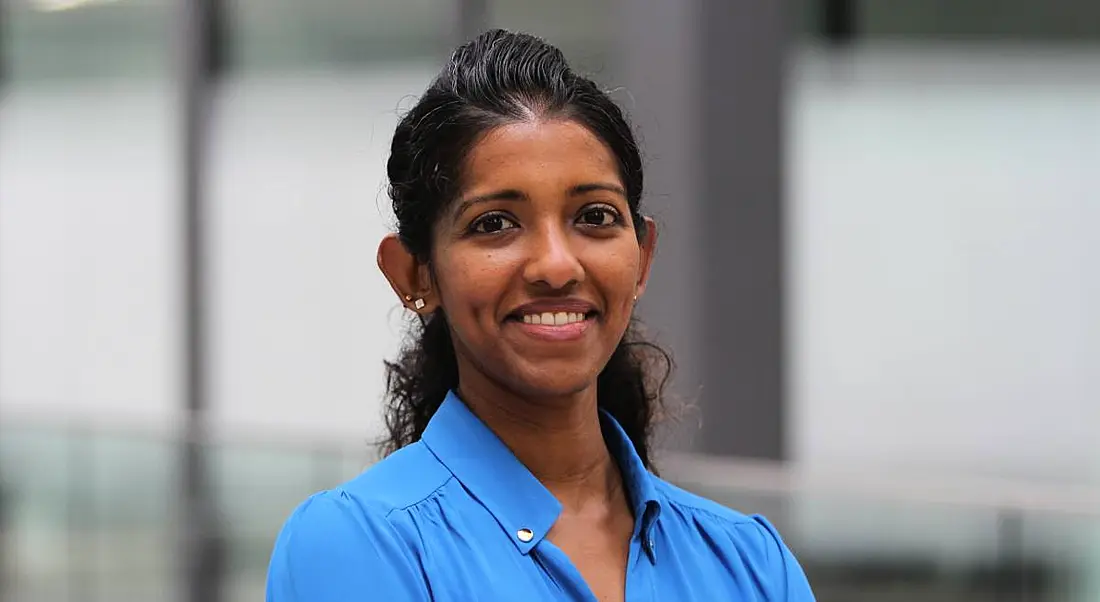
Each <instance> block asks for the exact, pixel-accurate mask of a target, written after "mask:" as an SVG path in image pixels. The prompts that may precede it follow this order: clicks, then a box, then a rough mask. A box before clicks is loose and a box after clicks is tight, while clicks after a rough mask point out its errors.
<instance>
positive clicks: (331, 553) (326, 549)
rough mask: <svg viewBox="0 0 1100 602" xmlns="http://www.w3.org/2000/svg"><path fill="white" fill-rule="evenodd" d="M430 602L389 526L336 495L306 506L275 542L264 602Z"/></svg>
mask: <svg viewBox="0 0 1100 602" xmlns="http://www.w3.org/2000/svg"><path fill="white" fill-rule="evenodd" d="M430 599H431V597H430V594H429V593H428V586H427V583H426V581H425V579H424V577H423V573H422V572H421V570H420V568H419V563H418V562H417V560H416V558H415V557H414V556H413V554H412V552H411V550H410V549H409V546H408V545H407V544H406V543H405V542H404V541H402V539H401V537H400V534H399V533H397V531H396V530H395V529H394V528H393V526H392V525H391V524H390V523H389V521H387V520H386V518H385V517H384V516H381V515H371V514H369V513H367V512H365V511H364V510H363V509H362V508H361V507H360V506H359V505H357V504H355V503H354V502H353V501H352V500H351V499H349V498H347V497H346V496H345V495H342V494H341V493H339V492H338V491H331V492H324V493H319V494H317V495H315V496H313V497H312V498H310V499H308V500H306V501H305V502H304V503H303V504H302V505H301V506H299V507H298V509H296V510H295V511H294V513H293V514H291V516H290V518H289V519H287V522H286V524H285V525H284V526H283V529H282V531H281V532H280V533H279V536H278V538H277V540H276V542H275V548H274V551H273V552H272V555H271V563H270V566H269V568H268V574H267V602H347V601H349V600H356V601H362V602H372V601H378V602H382V601H385V602H428V601H429V600H430Z"/></svg>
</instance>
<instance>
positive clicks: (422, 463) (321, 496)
mask: <svg viewBox="0 0 1100 602" xmlns="http://www.w3.org/2000/svg"><path fill="white" fill-rule="evenodd" d="M451 478H452V475H451V473H450V471H448V470H447V469H446V468H445V467H444V466H443V465H442V464H441V463H440V462H439V460H438V459H436V457H435V456H434V455H433V454H432V453H431V451H429V450H428V449H427V448H426V447H425V446H424V445H422V444H420V443H414V444H412V445H410V446H408V447H405V448H402V449H400V450H398V451H396V452H394V453H393V454H390V455H389V456H387V457H385V458H383V459H382V460H380V461H378V462H376V463H374V464H373V465H371V466H370V467H369V468H367V469H366V470H364V471H363V472H361V473H360V474H359V475H357V476H355V477H354V478H352V479H350V480H348V481H345V482H344V483H342V484H340V485H338V486H336V487H334V488H332V489H328V490H325V491H321V492H318V493H315V494H313V495H312V496H310V497H309V498H308V499H306V500H305V501H304V502H302V504H301V505H299V506H298V508H297V509H295V511H294V513H293V514H292V515H291V517H290V520H288V522H290V521H294V520H295V519H297V520H298V521H306V522H310V521H324V520H325V519H326V518H327V517H328V515H330V514H352V515H355V516H357V517H358V518H359V519H360V520H363V519H365V520H384V519H387V518H389V517H390V516H391V515H392V514H393V513H394V512H395V511H399V510H405V509H408V508H410V507H412V506H415V505H417V504H419V503H420V502H422V501H424V500H425V499H427V498H429V497H431V496H432V494H434V493H435V492H437V491H438V490H439V489H440V488H441V487H443V486H444V485H446V484H447V482H448V481H450V480H451Z"/></svg>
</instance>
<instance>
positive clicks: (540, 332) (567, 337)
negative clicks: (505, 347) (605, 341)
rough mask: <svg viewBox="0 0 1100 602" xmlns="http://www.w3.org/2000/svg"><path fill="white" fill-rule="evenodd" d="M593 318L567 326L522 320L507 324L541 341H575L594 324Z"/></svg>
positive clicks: (510, 321) (511, 321)
mask: <svg viewBox="0 0 1100 602" xmlns="http://www.w3.org/2000/svg"><path fill="white" fill-rule="evenodd" d="M595 321H596V320H595V318H592V317H588V318H585V319H583V320H581V321H580V322H570V323H568V324H560V325H558V324H529V323H527V322H524V321H522V320H509V321H508V324H510V325H512V326H514V327H516V328H518V329H519V330H520V331H521V332H523V334H524V335H526V336H529V337H532V338H536V339H540V340H543V341H553V342H558V341H575V340H577V339H579V338H581V337H583V336H584V333H585V332H587V331H588V329H589V328H590V327H591V326H592V324H593V323H594V322H595Z"/></svg>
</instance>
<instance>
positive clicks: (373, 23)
mask: <svg viewBox="0 0 1100 602" xmlns="http://www.w3.org/2000/svg"><path fill="white" fill-rule="evenodd" d="M230 6H231V8H232V14H231V15H230V19H229V21H230V27H231V29H232V40H233V42H232V46H231V48H232V50H231V52H232V53H233V55H234V57H235V58H234V61H235V63H236V66H237V67H238V68H239V69H241V70H244V71H290V72H293V71H299V70H302V69H309V70H316V69H330V68H354V67H356V66H362V65H365V64H370V63H376V62H382V63H388V62H395V61H396V62H406V61H410V60H414V61H415V60H428V61H438V60H439V59H440V58H441V56H443V54H442V53H443V52H445V50H446V45H447V44H446V40H449V39H451V38H450V36H449V27H450V23H451V21H450V19H449V16H448V14H449V9H450V4H448V3H442V4H441V3H440V2H438V1H437V0H310V1H309V2H301V1H299V0H237V1H236V2H233V3H231V4H230Z"/></svg>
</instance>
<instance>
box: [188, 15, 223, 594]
mask: <svg viewBox="0 0 1100 602" xmlns="http://www.w3.org/2000/svg"><path fill="white" fill-rule="evenodd" d="M179 10H180V13H181V14H180V19H179V20H178V23H179V25H180V29H179V31H178V32H177V33H178V35H179V37H180V40H179V44H178V48H179V58H180V75H181V78H180V89H181V102H180V113H181V121H180V125H181V141H182V149H181V150H182V153H181V158H182V165H181V168H182V174H181V200H182V222H181V223H182V227H183V229H182V236H181V239H182V243H183V245H182V246H183V248H182V253H181V255H182V259H183V263H182V266H181V268H182V275H183V282H182V284H183V294H184V303H183V308H184V314H183V316H182V318H183V329H182V330H183V333H182V334H183V343H184V345H183V367H182V368H183V369H182V372H183V401H184V417H185V433H184V437H183V441H182V460H183V461H182V466H181V483H180V485H181V496H180V500H181V513H182V516H181V520H180V523H179V525H180V543H181V561H182V562H181V586H182V588H181V591H182V592H185V593H184V596H183V597H184V598H185V599H186V600H187V601H188V602H218V601H219V600H221V599H222V591H221V590H222V582H223V581H224V564H225V562H224V561H225V554H224V552H225V541H224V538H223V536H222V531H221V528H220V525H219V524H218V518H217V517H218V513H217V508H216V506H215V500H214V495H213V491H212V487H211V479H210V474H209V469H208V462H207V458H206V453H205V452H206V449H207V447H206V445H205V443H206V435H207V424H206V416H207V412H208V410H209V399H208V390H209V387H208V380H207V368H208V363H207V346H208V337H207V335H208V328H209V322H208V320H207V317H208V311H207V310H208V307H207V300H208V299H209V298H210V297H209V294H208V291H207V283H208V278H207V255H206V251H207V244H206V241H207V236H206V234H207V222H206V218H207V215H208V213H207V210H206V194H205V192H206V191H205V184H206V171H205V167H206V157H207V150H208V149H207V144H208V141H209V137H208V134H209V131H210V118H211V105H212V92H213V89H214V84H215V82H216V77H217V75H218V72H219V69H220V68H221V67H224V65H225V58H226V54H225V47H226V46H225V36H224V34H225V21H224V15H223V13H222V12H221V10H222V4H221V2H220V1H219V0H179Z"/></svg>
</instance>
